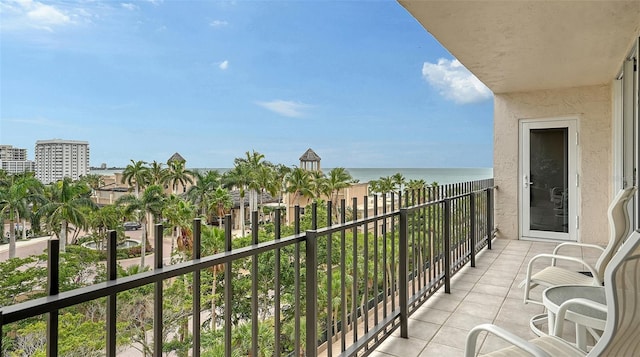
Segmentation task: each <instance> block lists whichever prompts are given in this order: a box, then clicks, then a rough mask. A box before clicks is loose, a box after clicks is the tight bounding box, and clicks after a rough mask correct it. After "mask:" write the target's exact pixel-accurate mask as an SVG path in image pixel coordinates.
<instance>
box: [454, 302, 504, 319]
mask: <svg viewBox="0 0 640 357" xmlns="http://www.w3.org/2000/svg"><path fill="white" fill-rule="evenodd" d="M501 304H502V301H496V303H495V304H491V305H487V304H478V303H475V302H470V301H466V300H463V301H462V302H461V303H460V305H458V308H457V309H456V311H455V312H456V313H464V314H468V315H473V316H478V317H482V318H484V319H485V320H489V321H493V319H494V318H495V317H496V314H497V313H498V310H500V305H501Z"/></svg>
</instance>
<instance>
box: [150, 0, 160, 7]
mask: <svg viewBox="0 0 640 357" xmlns="http://www.w3.org/2000/svg"><path fill="white" fill-rule="evenodd" d="M146 1H147V2H148V3H151V4H153V5H155V6H158V5H160V4H161V3H162V1H163V0H146Z"/></svg>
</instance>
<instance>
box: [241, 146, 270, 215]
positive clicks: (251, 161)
mask: <svg viewBox="0 0 640 357" xmlns="http://www.w3.org/2000/svg"><path fill="white" fill-rule="evenodd" d="M263 160H264V155H263V154H261V153H259V152H257V151H255V150H252V152H251V153H249V152H248V151H247V152H245V158H243V159H236V160H235V162H236V163H237V164H244V165H246V167H247V170H248V176H249V177H248V179H249V180H248V182H247V188H248V189H249V210H250V211H255V210H256V206H257V204H258V202H257V201H258V200H257V198H256V196H257V193H258V190H259V189H260V188H261V187H260V183H259V180H258V172H259V170H260V168H261V167H263V166H264V165H265V162H264V161H263Z"/></svg>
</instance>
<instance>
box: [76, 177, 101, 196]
mask: <svg viewBox="0 0 640 357" xmlns="http://www.w3.org/2000/svg"><path fill="white" fill-rule="evenodd" d="M80 181H83V182H86V183H87V185H89V187H91V191H92V195H94V196H95V195H96V190H97V189H98V188H100V187H102V186H103V185H104V176H102V175H98V174H89V175H86V176H83V177H81V178H80Z"/></svg>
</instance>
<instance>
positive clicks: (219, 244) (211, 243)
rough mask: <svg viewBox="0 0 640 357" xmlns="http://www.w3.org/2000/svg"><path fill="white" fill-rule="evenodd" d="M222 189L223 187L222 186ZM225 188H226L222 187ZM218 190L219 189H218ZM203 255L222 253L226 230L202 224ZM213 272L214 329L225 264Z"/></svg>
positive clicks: (213, 268) (213, 269) (212, 322)
mask: <svg viewBox="0 0 640 357" xmlns="http://www.w3.org/2000/svg"><path fill="white" fill-rule="evenodd" d="M220 189H222V188H220ZM222 190H224V189H222ZM216 191H217V190H216ZM201 237H202V256H204V257H206V256H209V255H214V254H217V253H220V252H221V251H222V250H223V249H224V231H223V230H222V229H220V228H217V227H209V226H202V236H201ZM209 270H210V271H211V273H213V282H212V284H211V322H210V326H211V329H212V330H215V329H216V319H217V317H216V305H217V304H216V287H217V285H218V273H221V272H223V271H224V264H219V265H214V266H212V267H211V268H209Z"/></svg>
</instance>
